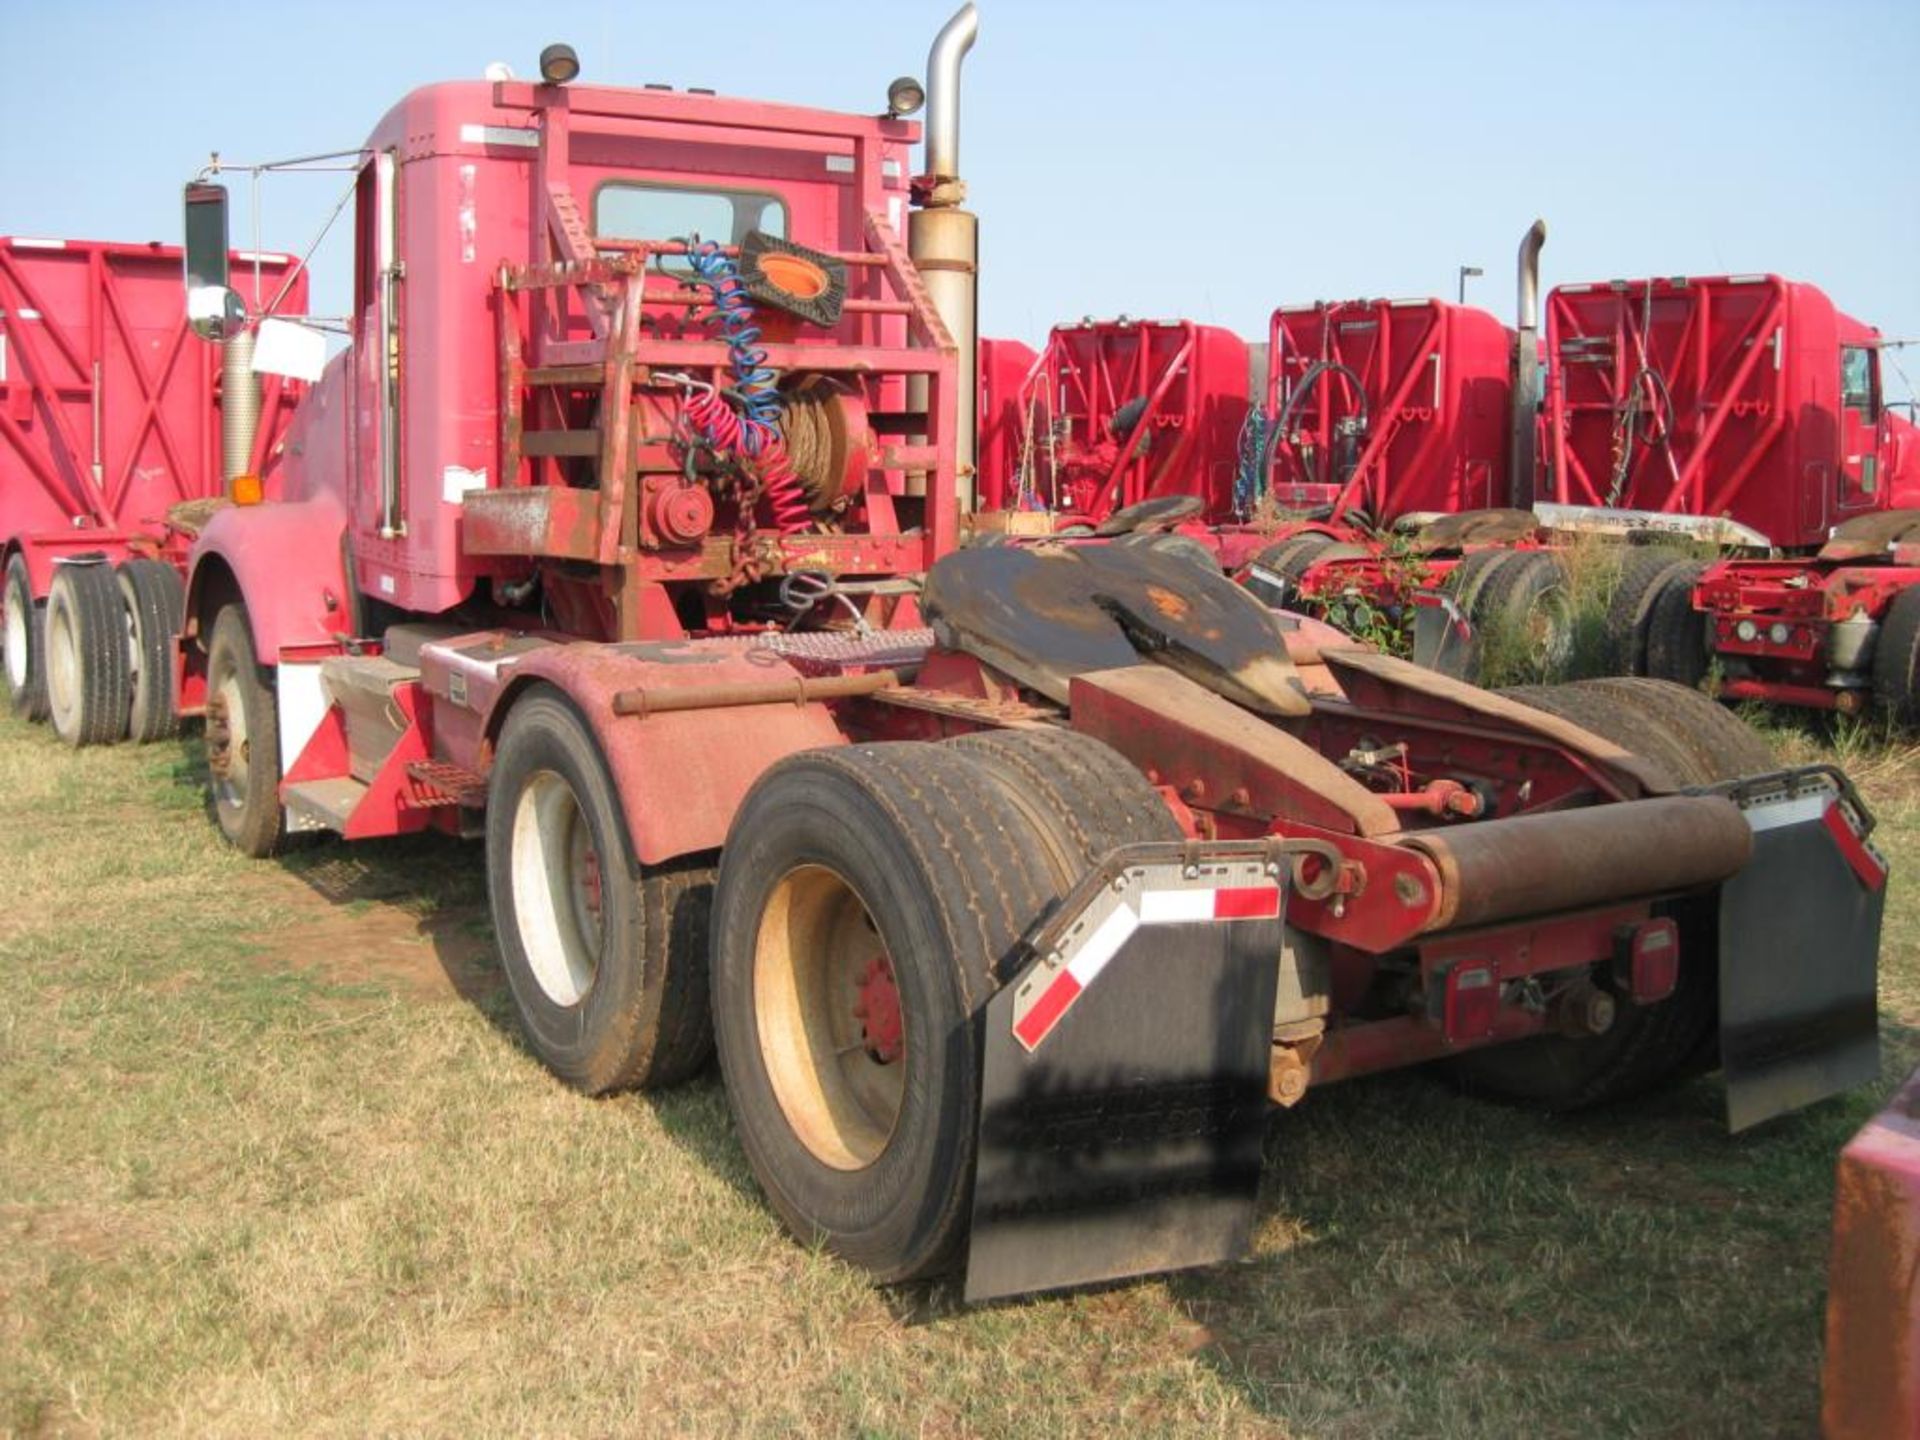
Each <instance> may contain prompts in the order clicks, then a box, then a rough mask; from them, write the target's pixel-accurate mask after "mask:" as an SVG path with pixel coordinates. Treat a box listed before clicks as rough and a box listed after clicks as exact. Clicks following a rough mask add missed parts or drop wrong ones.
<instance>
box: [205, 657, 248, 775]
mask: <svg viewBox="0 0 1920 1440" xmlns="http://www.w3.org/2000/svg"><path fill="white" fill-rule="evenodd" d="M215 693H216V695H217V696H218V697H219V700H220V715H221V722H222V723H223V724H224V725H225V726H226V729H227V760H226V773H225V774H224V775H223V774H220V773H218V772H215V774H214V776H213V794H214V798H215V799H216V800H218V801H219V802H220V804H221V805H222V806H224V807H225V808H226V809H229V810H238V809H241V808H242V807H244V806H245V804H246V803H247V786H246V777H247V760H248V756H249V751H248V749H247V704H246V697H245V696H244V695H243V694H242V693H241V691H240V677H239V676H238V675H235V674H233V673H232V672H231V671H229V672H228V673H227V674H225V675H222V676H221V677H220V684H219V688H218V690H217V691H216V692H215ZM236 777H237V778H236Z"/></svg>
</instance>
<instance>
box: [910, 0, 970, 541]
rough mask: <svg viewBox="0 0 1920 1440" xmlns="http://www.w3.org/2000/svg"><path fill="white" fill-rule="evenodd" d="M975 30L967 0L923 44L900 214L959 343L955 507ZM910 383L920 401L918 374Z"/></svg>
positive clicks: (960, 456) (966, 375)
mask: <svg viewBox="0 0 1920 1440" xmlns="http://www.w3.org/2000/svg"><path fill="white" fill-rule="evenodd" d="M979 34H980V12H979V11H978V10H976V9H975V8H974V6H973V4H972V3H971V0H969V3H968V4H966V5H963V6H961V7H960V9H959V10H957V11H955V12H954V15H953V18H952V19H951V20H949V21H947V23H946V24H945V25H944V26H942V27H941V30H940V33H939V34H938V35H936V36H935V37H934V41H933V48H932V49H931V50H929V51H928V52H927V130H926V173H925V174H924V175H921V176H920V177H918V179H917V180H916V181H915V182H914V188H915V191H916V192H917V194H918V196H919V197H920V206H919V208H918V209H916V210H914V212H913V213H912V215H911V216H910V217H909V218H908V220H907V253H908V254H909V255H911V256H912V257H913V263H914V265H915V267H916V268H917V269H918V270H919V271H920V278H921V280H922V281H923V282H924V283H925V285H926V287H927V294H928V295H929V296H930V297H931V298H932V300H933V305H934V309H936V310H938V311H939V312H940V318H941V320H942V321H944V322H945V323H946V327H947V330H948V331H949V332H950V333H951V334H952V336H953V343H954V347H955V348H956V349H957V350H958V351H959V357H958V358H959V365H958V374H959V385H960V395H959V404H958V406H957V407H956V413H957V416H958V424H957V426H956V428H957V430H958V432H959V433H958V434H957V435H956V436H955V437H954V467H955V471H956V473H957V477H958V488H959V498H960V510H961V513H962V514H965V513H967V512H969V511H971V510H972V509H973V496H974V463H975V456H976V450H977V443H976V435H975V426H976V425H977V423H978V414H977V411H978V409H979V384H980V376H979V368H980V363H979V349H978V346H979V333H980V322H979V305H980V293H979V277H980V219H979V217H978V216H977V215H975V214H974V213H973V212H972V211H970V210H965V209H962V208H961V206H962V203H963V202H964V201H965V200H966V198H967V187H966V184H965V182H963V181H962V180H961V178H960V64H961V62H962V61H963V60H965V59H966V58H967V52H968V51H969V50H971V49H972V48H973V42H974V40H975V39H976V38H977V37H978V36H979ZM914 389H915V391H916V397H915V398H916V400H917V401H918V403H920V404H922V405H924V404H925V403H926V389H925V382H917V383H916V385H915V387H914Z"/></svg>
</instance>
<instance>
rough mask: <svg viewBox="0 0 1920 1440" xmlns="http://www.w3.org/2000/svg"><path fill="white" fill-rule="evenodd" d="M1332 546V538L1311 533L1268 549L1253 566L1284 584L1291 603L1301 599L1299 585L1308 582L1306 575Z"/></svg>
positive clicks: (1300, 535)
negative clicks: (1304, 581)
mask: <svg viewBox="0 0 1920 1440" xmlns="http://www.w3.org/2000/svg"><path fill="white" fill-rule="evenodd" d="M1331 544H1333V537H1332V536H1331V535H1326V534H1322V533H1321V532H1320V531H1318V530H1308V531H1305V532H1303V533H1302V534H1299V535H1294V536H1292V537H1290V538H1288V539H1285V540H1281V541H1278V542H1276V543H1275V544H1272V545H1269V546H1268V547H1267V548H1266V549H1264V550H1262V551H1261V552H1260V553H1259V554H1258V555H1256V556H1254V558H1253V563H1254V564H1256V565H1258V566H1260V567H1261V569H1263V570H1271V571H1272V572H1273V573H1274V574H1276V575H1278V576H1280V577H1281V578H1282V579H1283V580H1285V581H1286V582H1287V591H1288V593H1287V595H1286V599H1287V600H1288V601H1289V602H1292V601H1294V600H1298V599H1299V598H1300V582H1301V581H1302V580H1304V579H1305V578H1306V574H1307V571H1309V570H1311V569H1312V568H1313V565H1314V562H1315V561H1316V560H1318V559H1319V558H1320V552H1321V551H1322V550H1325V549H1326V548H1327V547H1328V546H1329V545H1331ZM1263 598H1265V597H1264V596H1263Z"/></svg>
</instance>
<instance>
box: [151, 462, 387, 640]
mask: <svg viewBox="0 0 1920 1440" xmlns="http://www.w3.org/2000/svg"><path fill="white" fill-rule="evenodd" d="M346 528H347V514H346V510H345V509H344V508H343V507H342V506H341V504H340V501H339V499H338V498H337V497H335V496H333V495H328V494H321V495H315V496H312V497H311V498H309V499H306V500H295V501H269V502H267V503H265V504H261V505H231V506H228V507H227V508H226V509H223V510H218V511H215V512H214V514H213V517H212V518H211V519H210V520H208V521H207V525H206V528H205V529H204V530H202V531H201V532H200V536H199V538H198V539H197V540H195V541H194V544H193V550H192V552H191V553H190V555H189V557H188V562H187V563H188V572H187V631H188V633H189V634H193V633H195V632H196V630H197V628H198V625H199V623H200V621H199V616H200V606H201V604H202V601H203V599H204V597H205V594H206V590H207V586H208V584H209V578H208V577H209V576H210V575H212V574H214V573H216V572H218V571H221V570H223V569H224V570H225V571H227V572H230V573H231V574H232V576H233V579H234V582H235V583H236V584H237V585H238V586H239V587H240V598H241V599H242V600H244V601H245V602H246V607H247V617H248V619H249V621H250V622H251V624H252V627H253V648H254V654H256V655H257V656H259V657H260V661H261V663H262V664H267V665H271V664H273V663H274V662H275V661H276V660H278V658H279V656H280V652H281V651H282V650H284V649H286V648H287V647H288V646H294V645H327V644H331V643H333V638H334V636H336V635H338V634H340V633H342V632H350V631H351V630H352V629H353V621H352V619H351V616H352V608H351V605H350V603H349V602H350V600H351V598H352V597H351V592H350V591H349V590H348V588H347V576H346V564H345V560H344V558H343V556H342V552H341V537H342V536H343V535H345V533H346ZM207 618H208V620H209V621H211V618H212V617H210V616H209V617H207Z"/></svg>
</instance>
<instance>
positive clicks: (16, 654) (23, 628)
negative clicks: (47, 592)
mask: <svg viewBox="0 0 1920 1440" xmlns="http://www.w3.org/2000/svg"><path fill="white" fill-rule="evenodd" d="M19 598H20V597H19V595H18V593H17V592H16V591H15V589H14V587H12V586H9V587H8V589H7V632H6V650H7V683H8V684H9V685H11V686H12V687H13V692H14V694H16V695H17V694H19V693H20V692H21V691H22V690H24V689H26V688H27V617H26V613H25V612H26V611H27V610H28V609H30V608H31V607H32V604H33V602H32V601H31V600H29V601H28V602H27V603H26V604H25V605H21V604H19V603H17V602H18V600H19Z"/></svg>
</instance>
